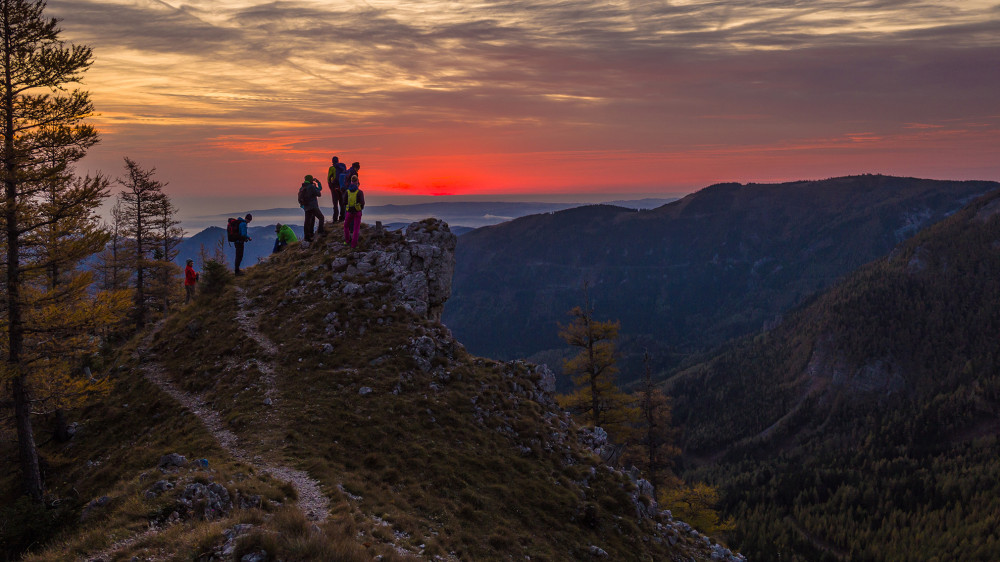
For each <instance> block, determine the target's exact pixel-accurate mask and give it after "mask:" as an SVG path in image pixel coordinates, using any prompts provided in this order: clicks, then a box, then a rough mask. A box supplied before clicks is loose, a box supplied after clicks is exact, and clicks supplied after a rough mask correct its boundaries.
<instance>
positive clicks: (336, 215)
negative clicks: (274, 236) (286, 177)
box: [278, 156, 365, 249]
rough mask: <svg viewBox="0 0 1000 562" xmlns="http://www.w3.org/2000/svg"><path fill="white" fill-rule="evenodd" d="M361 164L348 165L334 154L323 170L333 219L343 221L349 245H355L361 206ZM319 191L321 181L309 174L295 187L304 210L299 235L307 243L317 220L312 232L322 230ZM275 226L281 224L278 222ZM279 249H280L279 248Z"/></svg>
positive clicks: (320, 193)
mask: <svg viewBox="0 0 1000 562" xmlns="http://www.w3.org/2000/svg"><path fill="white" fill-rule="evenodd" d="M360 169H361V164H360V163H358V162H354V163H353V164H351V167H350V168H348V167H347V165H345V164H344V163H343V162H341V161H340V159H339V158H338V157H336V156H334V157H333V159H332V163H331V165H330V168H329V169H328V170H327V172H326V184H327V186H328V187H329V188H330V196H331V198H332V199H333V221H332V222H335V223H337V222H343V223H344V240H345V241H346V242H347V244H348V245H350V246H351V247H352V248H356V247H357V245H358V236H359V235H360V232H361V211H362V209H364V208H365V194H364V192H363V191H361V180H360V179H359V178H358V170H360ZM322 193H323V182H322V181H321V180H320V179H319V178H316V177H313V176H312V175H307V176H306V177H305V181H303V182H302V186H301V187H299V206H300V207H302V210H304V211H305V213H306V220H305V225H304V227H303V238H304V239H305V240H306V241H307V242H310V241H312V239H313V226H314V225H315V224H316V221H317V220H318V221H319V226H318V227H317V228H316V234H317V235H319V236H322V235H323V234H325V233H326V228H325V224H326V217H325V216H323V211H321V210H320V208H319V200H318V198H319V197H321V196H322ZM278 226H279V227H280V226H281V225H278ZM279 249H280V248H279Z"/></svg>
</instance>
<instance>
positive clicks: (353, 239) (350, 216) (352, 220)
mask: <svg viewBox="0 0 1000 562" xmlns="http://www.w3.org/2000/svg"><path fill="white" fill-rule="evenodd" d="M360 234H361V211H347V218H346V219H344V241H345V242H347V243H348V244H350V245H351V247H352V248H357V247H358V236H359V235H360Z"/></svg>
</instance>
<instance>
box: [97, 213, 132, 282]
mask: <svg viewBox="0 0 1000 562" xmlns="http://www.w3.org/2000/svg"><path fill="white" fill-rule="evenodd" d="M110 218H111V220H110V221H109V222H107V223H106V224H105V227H104V228H105V230H107V232H108V236H109V239H108V243H107V244H106V245H105V247H104V250H102V251H101V253H100V254H98V256H97V259H98V267H97V271H98V283H99V285H100V287H101V288H102V289H104V290H105V291H118V290H121V289H125V288H126V287H128V281H129V277H130V276H131V273H132V269H131V266H130V264H131V263H132V258H131V245H130V244H129V240H128V236H127V235H128V233H127V232H126V230H125V207H124V205H123V204H122V200H121V197H117V198H116V199H115V204H114V206H113V207H111V211H110Z"/></svg>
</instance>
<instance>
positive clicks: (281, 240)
mask: <svg viewBox="0 0 1000 562" xmlns="http://www.w3.org/2000/svg"><path fill="white" fill-rule="evenodd" d="M274 233H275V234H276V235H277V237H276V238H275V239H274V249H273V250H271V253H272V254H277V253H278V252H280V251H282V250H284V249H285V246H287V245H289V244H291V243H292V242H298V241H299V239H298V238H297V237H296V236H295V233H294V232H292V227H290V226H288V225H287V224H281V223H280V222H279V223H278V224H276V225H274Z"/></svg>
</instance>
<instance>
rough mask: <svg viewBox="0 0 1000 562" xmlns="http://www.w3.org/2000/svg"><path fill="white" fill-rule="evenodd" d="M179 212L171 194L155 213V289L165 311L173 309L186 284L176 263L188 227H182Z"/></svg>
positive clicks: (154, 291)
mask: <svg viewBox="0 0 1000 562" xmlns="http://www.w3.org/2000/svg"><path fill="white" fill-rule="evenodd" d="M176 216H177V207H175V206H174V204H173V202H172V201H170V198H169V197H167V196H164V197H163V198H162V199H161V200H160V201H159V205H158V207H157V210H156V213H155V216H154V217H153V223H154V224H155V231H156V239H157V240H156V242H157V243H156V247H155V248H154V249H153V258H154V260H155V261H154V267H155V269H156V275H155V279H156V283H155V286H154V287H153V291H152V292H153V294H154V295H156V297H157V298H158V299H159V300H160V303H161V305H162V309H163V313H164V314H166V313H167V312H169V311H170V305H171V303H172V302H174V301H173V297H174V296H177V297H178V300H179V297H180V294H179V293H180V288H181V287H182V284H181V282H180V276H181V275H182V274H183V271H181V268H180V267H179V266H178V265H177V264H176V263H174V259H175V258H176V257H177V253H178V250H177V246H179V245H180V243H181V237H183V236H184V231H183V230H182V229H181V228H180V226H179V225H180V224H181V221H179V220H177V218H176Z"/></svg>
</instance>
